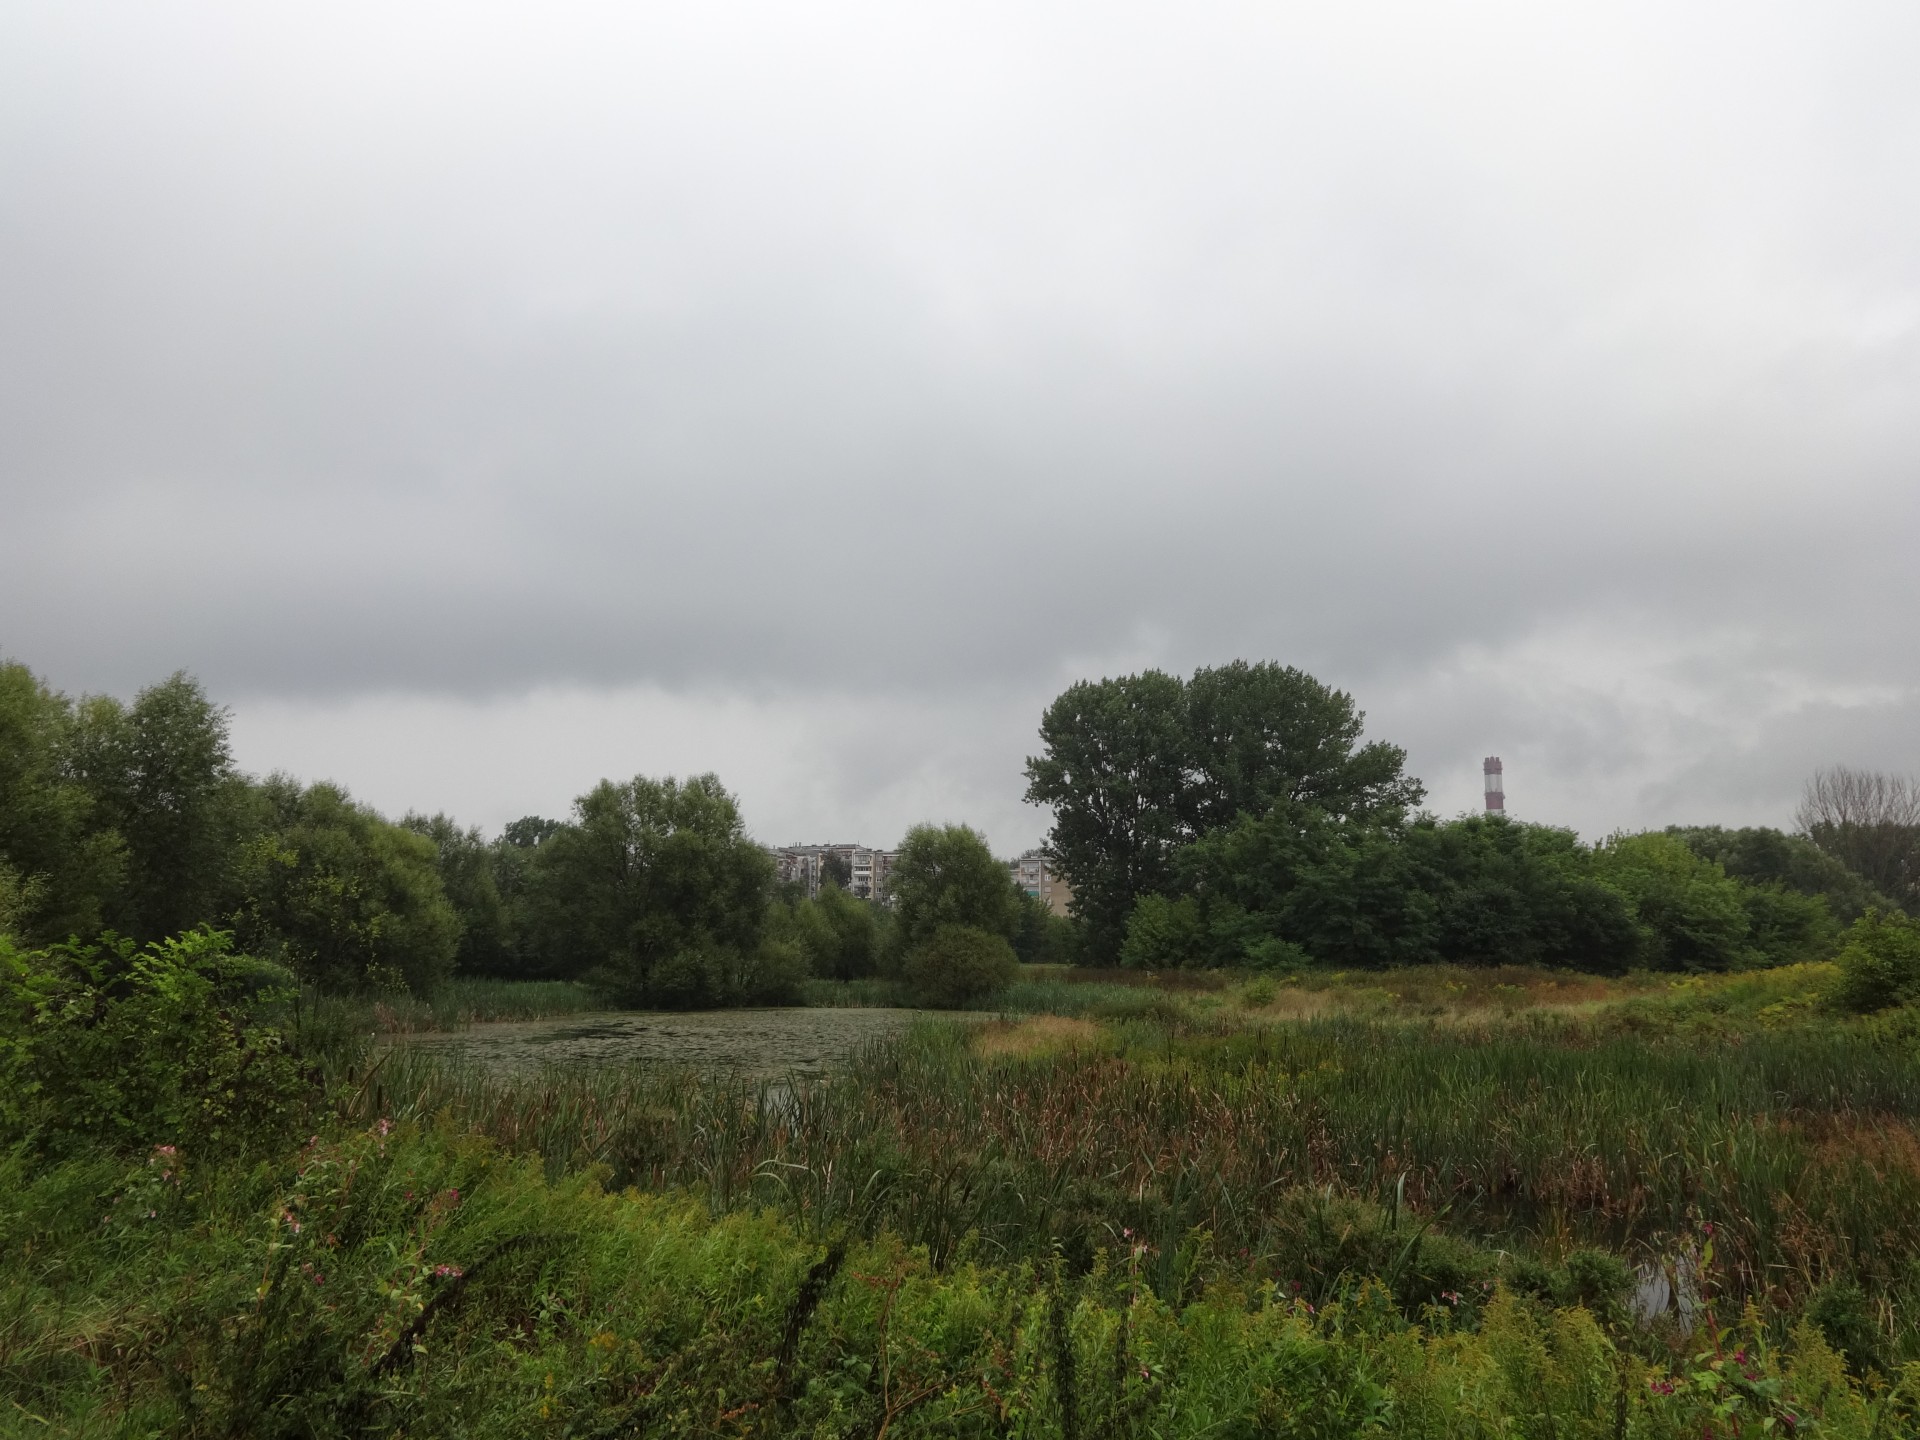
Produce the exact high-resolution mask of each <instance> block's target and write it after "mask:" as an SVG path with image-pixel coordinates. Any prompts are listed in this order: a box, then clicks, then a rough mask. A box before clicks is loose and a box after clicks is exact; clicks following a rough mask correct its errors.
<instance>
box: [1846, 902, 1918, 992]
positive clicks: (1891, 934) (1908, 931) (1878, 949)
mask: <svg viewBox="0 0 1920 1440" xmlns="http://www.w3.org/2000/svg"><path fill="white" fill-rule="evenodd" d="M1834 958H1835V959H1836V960H1838V962H1839V964H1840V984H1839V987H1838V988H1837V989H1836V990H1835V991H1834V1001H1835V1003H1836V1004H1838V1005H1839V1006H1840V1007H1841V1008H1842V1009H1845V1010H1852V1011H1854V1012H1856V1013H1859V1014H1867V1013H1870V1012H1872V1011H1875V1010H1885V1009H1887V1008H1889V1007H1890V1006H1894V1005H1904V1004H1907V1003H1908V1002H1910V1001H1913V1000H1915V999H1920V923H1916V922H1914V921H1912V920H1910V919H1908V918H1907V917H1906V916H1905V915H1902V914H1900V913H1899V912H1898V911H1892V912H1888V911H1884V910H1869V911H1867V913H1866V914H1864V915H1862V916H1861V917H1860V918H1859V919H1858V920H1856V921H1854V922H1853V925H1852V927H1851V928H1849V929H1848V931H1847V938H1846V944H1845V945H1843V946H1842V947H1841V949H1840V953H1839V955H1837V956H1835V957H1834Z"/></svg>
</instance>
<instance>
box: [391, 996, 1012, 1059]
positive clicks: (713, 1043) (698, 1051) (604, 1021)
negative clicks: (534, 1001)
mask: <svg viewBox="0 0 1920 1440" xmlns="http://www.w3.org/2000/svg"><path fill="white" fill-rule="evenodd" d="M930 1018H936V1015H935V1013H934V1012H929V1011H925V1010H879V1009H875V1010H856V1009H846V1010H835V1009H825V1008H822V1009H777V1010H698V1011H661V1012H654V1011H614V1012H607V1013H589V1014H585V1015H566V1016H560V1017H556V1018H554V1019H551V1020H508V1021H499V1022H495V1023H491V1024H484V1025H474V1026H470V1027H469V1028H467V1029H465V1030H450V1031H429V1032H427V1033H425V1034H419V1035H408V1036H405V1037H402V1038H398V1039H396V1040H395V1041H394V1043H395V1044H402V1045H410V1046H423V1047H428V1048H431V1049H434V1050H438V1051H440V1052H442V1053H445V1054H451V1055H459V1056H460V1057H462V1058H463V1059H471V1060H476V1061H478V1062H479V1063H481V1064H483V1065H485V1066H487V1067H488V1068H490V1069H501V1070H517V1069H528V1068H533V1067H537V1066H540V1065H546V1064H551V1063H554V1062H566V1063H578V1064H584V1065H613V1064H627V1063H632V1062H635V1061H638V1062H642V1063H650V1064H662V1065H697V1066H701V1067H703V1068H711V1069H721V1070H737V1071H741V1072H744V1073H746V1074H750V1075H756V1076H777V1075H788V1074H795V1075H819V1074H824V1073H826V1072H827V1071H829V1070H832V1069H834V1068H836V1067H837V1066H838V1065H840V1064H841V1063H842V1062H844V1061H845V1059H846V1058H847V1056H848V1055H849V1054H850V1053H851V1052H852V1051H854V1050H856V1049H858V1048H859V1047H860V1046H862V1045H864V1044H867V1043H869V1042H870V1041H874V1040H882V1039H886V1038H887V1037H889V1036H893V1035H898V1034H900V1033H901V1032H902V1031H904V1030H905V1029H906V1028H907V1027H908V1026H909V1025H911V1024H912V1023H913V1022H914V1021H916V1020H924V1019H930ZM937 1018H942V1019H970V1018H984V1017H973V1016H968V1015H964V1014H959V1015H956V1014H953V1013H951V1012H945V1013H941V1014H939V1015H938V1016H937Z"/></svg>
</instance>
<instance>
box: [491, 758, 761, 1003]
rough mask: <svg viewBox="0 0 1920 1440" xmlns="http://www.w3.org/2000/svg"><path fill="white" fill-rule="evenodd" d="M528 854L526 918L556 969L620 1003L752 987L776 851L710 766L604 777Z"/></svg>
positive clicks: (740, 996) (712, 996)
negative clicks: (568, 819) (683, 774)
mask: <svg viewBox="0 0 1920 1440" xmlns="http://www.w3.org/2000/svg"><path fill="white" fill-rule="evenodd" d="M535 857H536V858H535V866H536V869H537V872H538V873H537V874H536V875H535V876H533V877H530V884H529V891H530V894H529V923H530V924H531V925H532V927H533V928H534V930H535V932H536V935H535V944H536V948H537V949H539V950H540V951H542V952H544V953H545V954H546V955H547V956H549V957H551V965H552V968H553V969H555V970H557V971H559V972H560V973H572V974H578V975H583V976H584V977H586V978H588V979H589V980H591V981H593V982H594V983H595V984H596V985H597V986H598V987H599V988H600V989H601V990H602V991H603V992H604V993H606V994H607V995H608V996H609V997H611V998H613V999H617V1000H621V1001H623V1002H627V1003H640V1004H661V1005H677V1006H689V1005H706V1004H717V1003H727V1002H729V1001H739V1000H744V999H754V998H760V995H759V993H758V992H759V991H760V990H761V988H763V987H762V986H761V984H760V980H761V977H760V975H759V973H758V971H757V969H756V967H757V966H758V965H759V962H760V960H761V959H762V956H761V948H762V941H763V939H764V929H765V925H766V916H767V910H768V905H769V902H770V900H771V898H772V893H773V882H774V868H773V861H772V860H771V859H770V858H769V857H768V856H767V853H766V852H765V851H764V850H762V849H761V848H760V847H759V846H758V845H756V844H754V843H753V842H752V841H751V840H750V839H748V838H747V834H746V830H745V827H744V825H743V824H742V822H741V819H740V810H739V807H738V805H737V804H736V803H735V801H734V798H733V796H731V795H729V794H728V793H727V791H726V789H725V787H724V786H722V785H721V783H720V781H719V778H718V777H717V776H714V775H697V776H694V777H693V778H692V779H690V780H684V781H682V780H678V779H672V778H669V779H664V780H654V779H650V778H648V777H646V776H639V777H636V778H635V779H633V780H629V781H625V782H616V781H612V780H603V781H602V782H601V783H600V784H599V785H597V786H595V787H594V788H593V789H592V790H591V791H589V792H588V793H587V794H585V795H582V796H581V797H580V798H579V799H578V800H576V801H575V802H574V818H573V821H572V823H570V824H568V825H565V826H562V827H561V828H560V829H558V830H556V831H554V832H553V833H552V834H551V835H550V836H548V837H547V838H546V839H544V840H543V841H541V842H540V844H539V846H538V849H537V851H536V852H535ZM780 963H781V957H775V961H774V965H775V968H776V969H777V968H780ZM783 984H784V980H783ZM773 988H775V989H778V988H782V987H780V986H775V987H773Z"/></svg>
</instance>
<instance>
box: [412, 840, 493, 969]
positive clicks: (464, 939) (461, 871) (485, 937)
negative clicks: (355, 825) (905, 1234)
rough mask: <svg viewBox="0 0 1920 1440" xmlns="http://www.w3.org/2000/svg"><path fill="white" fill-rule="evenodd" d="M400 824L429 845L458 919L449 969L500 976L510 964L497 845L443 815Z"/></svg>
mask: <svg viewBox="0 0 1920 1440" xmlns="http://www.w3.org/2000/svg"><path fill="white" fill-rule="evenodd" d="M400 823H401V825H402V826H404V827H405V828H406V829H408V830H411V831H413V833H414V834H416V835H420V836H423V837H425V838H426V839H427V840H428V841H430V842H431V843H432V845H433V851H434V857H435V861H436V863H437V865H438V867H439V871H440V884H441V886H442V888H443V889H445V891H446V892H447V903H448V904H450V905H452V906H453V911H454V914H456V915H458V916H459V917H460V948H459V950H458V951H457V953H456V955H455V959H454V969H455V970H456V971H458V972H459V973H460V974H463V975H504V974H507V973H510V971H511V970H512V968H513V954H512V939H511V936H510V934H509V931H508V921H507V907H506V903H505V901H504V900H502V898H501V895H500V885H499V878H498V874H497V871H498V866H499V853H500V852H499V847H497V846H494V845H490V844H488V843H487V841H486V840H485V839H483V838H482V837H481V834H480V832H479V830H478V829H475V828H472V827H468V828H466V829H462V828H461V827H460V826H459V825H458V824H456V823H455V822H454V820H453V819H452V818H451V817H450V816H447V815H444V814H437V815H413V814H410V815H408V816H407V817H406V818H405V819H404V820H402V821H401V822H400Z"/></svg>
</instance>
